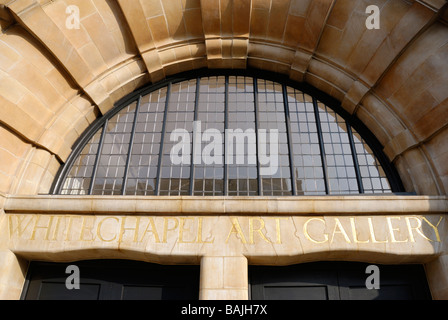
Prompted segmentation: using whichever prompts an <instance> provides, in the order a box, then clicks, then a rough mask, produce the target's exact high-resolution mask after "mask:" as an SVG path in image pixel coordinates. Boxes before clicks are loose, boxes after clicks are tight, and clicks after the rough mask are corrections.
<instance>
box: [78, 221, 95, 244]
mask: <svg viewBox="0 0 448 320" xmlns="http://www.w3.org/2000/svg"><path fill="white" fill-rule="evenodd" d="M88 218H90V220H91V221H92V225H91V226H90V227H88V226H86V220H87V219H88ZM94 220H95V217H82V224H81V232H80V234H79V241H93V240H94V235H93V232H92V229H93V227H94V222H95V221H94ZM85 231H88V232H89V233H88V234H90V239H84V232H85Z"/></svg>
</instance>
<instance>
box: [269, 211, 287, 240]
mask: <svg viewBox="0 0 448 320" xmlns="http://www.w3.org/2000/svg"><path fill="white" fill-rule="evenodd" d="M268 219H274V220H275V234H276V242H275V243H276V244H282V236H281V231H280V219H282V220H288V218H271V217H268Z"/></svg>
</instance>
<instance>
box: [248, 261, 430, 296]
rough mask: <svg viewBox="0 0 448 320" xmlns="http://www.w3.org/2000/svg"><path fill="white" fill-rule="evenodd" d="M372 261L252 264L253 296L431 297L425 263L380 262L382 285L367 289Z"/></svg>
mask: <svg viewBox="0 0 448 320" xmlns="http://www.w3.org/2000/svg"><path fill="white" fill-rule="evenodd" d="M369 265H370V264H366V263H357V262H316V263H305V264H300V265H294V266H287V267H266V266H250V267H249V276H250V283H251V299H253V300H429V299H431V294H430V291H429V288H428V284H427V281H426V275H425V271H424V268H423V266H422V265H380V264H376V266H378V268H379V285H380V286H379V289H375V288H373V289H370V290H369V289H367V287H366V280H367V278H368V277H369V276H371V275H372V274H371V272H369V273H366V268H367V266H369Z"/></svg>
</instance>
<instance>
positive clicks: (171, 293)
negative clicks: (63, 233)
mask: <svg viewBox="0 0 448 320" xmlns="http://www.w3.org/2000/svg"><path fill="white" fill-rule="evenodd" d="M69 265H75V266H77V267H78V268H79V279H80V281H79V282H80V285H79V289H72V290H69V289H68V288H67V286H66V281H67V278H68V277H69V276H70V275H71V274H72V273H66V268H67V266H69ZM22 298H23V299H26V300H197V299H198V298H199V266H162V265H156V264H150V263H144V262H138V261H122V260H96V261H82V262H73V263H48V262H32V263H31V265H30V269H29V272H28V275H27V281H26V285H25V288H24V292H23V293H22Z"/></svg>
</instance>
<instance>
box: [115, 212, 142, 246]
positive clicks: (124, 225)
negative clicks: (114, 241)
mask: <svg viewBox="0 0 448 320" xmlns="http://www.w3.org/2000/svg"><path fill="white" fill-rule="evenodd" d="M127 218H128V217H123V218H122V219H121V227H120V236H119V237H118V242H122V241H123V235H124V233H125V232H126V230H134V240H133V241H134V242H137V241H138V230H139V227H140V217H135V219H136V220H137V222H136V224H135V228H131V227H128V228H126V221H127Z"/></svg>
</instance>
